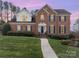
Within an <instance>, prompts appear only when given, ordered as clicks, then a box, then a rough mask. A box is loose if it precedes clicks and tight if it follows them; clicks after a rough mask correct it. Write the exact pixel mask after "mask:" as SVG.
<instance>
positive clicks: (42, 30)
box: [41, 26, 44, 34]
mask: <svg viewBox="0 0 79 59" xmlns="http://www.w3.org/2000/svg"><path fill="white" fill-rule="evenodd" d="M43 33H44V27H43V26H41V34H43Z"/></svg>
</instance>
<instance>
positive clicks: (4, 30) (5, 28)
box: [2, 23, 11, 35]
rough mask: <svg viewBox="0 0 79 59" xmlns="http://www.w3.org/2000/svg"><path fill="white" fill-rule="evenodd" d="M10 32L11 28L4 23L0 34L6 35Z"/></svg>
mask: <svg viewBox="0 0 79 59" xmlns="http://www.w3.org/2000/svg"><path fill="white" fill-rule="evenodd" d="M10 30H11V27H10V25H9V24H8V23H5V24H4V25H3V28H2V34H3V35H7V33H8V32H9V31H10Z"/></svg>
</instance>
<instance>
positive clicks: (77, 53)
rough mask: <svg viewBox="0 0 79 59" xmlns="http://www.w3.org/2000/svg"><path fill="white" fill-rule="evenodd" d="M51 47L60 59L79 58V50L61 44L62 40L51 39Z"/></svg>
mask: <svg viewBox="0 0 79 59" xmlns="http://www.w3.org/2000/svg"><path fill="white" fill-rule="evenodd" d="M49 43H50V45H51V47H52V48H53V49H54V51H55V52H56V54H57V56H58V57H60V58H79V48H78V47H72V46H67V45H63V44H61V41H60V40H55V39H49Z"/></svg>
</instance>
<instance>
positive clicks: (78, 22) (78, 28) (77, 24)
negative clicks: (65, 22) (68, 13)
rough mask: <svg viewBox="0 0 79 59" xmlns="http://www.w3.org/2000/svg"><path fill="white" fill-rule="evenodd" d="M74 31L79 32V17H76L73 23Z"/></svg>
mask: <svg viewBox="0 0 79 59" xmlns="http://www.w3.org/2000/svg"><path fill="white" fill-rule="evenodd" d="M73 29H74V32H77V33H78V32H79V19H77V21H76V23H75V24H74V28H73Z"/></svg>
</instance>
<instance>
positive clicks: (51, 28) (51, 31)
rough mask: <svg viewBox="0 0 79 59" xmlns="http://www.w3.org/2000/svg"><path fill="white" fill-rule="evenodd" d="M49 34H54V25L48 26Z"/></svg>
mask: <svg viewBox="0 0 79 59" xmlns="http://www.w3.org/2000/svg"><path fill="white" fill-rule="evenodd" d="M50 33H51V34H53V33H54V25H51V26H50Z"/></svg>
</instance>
